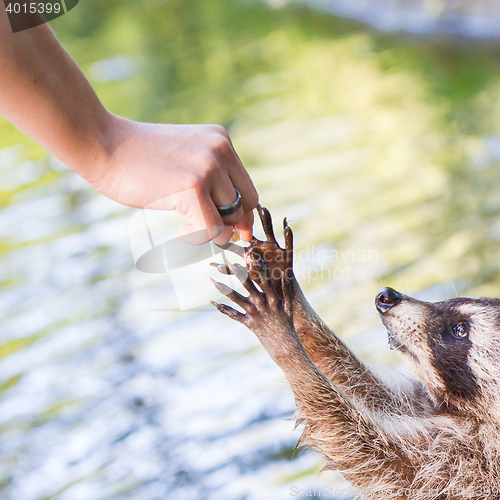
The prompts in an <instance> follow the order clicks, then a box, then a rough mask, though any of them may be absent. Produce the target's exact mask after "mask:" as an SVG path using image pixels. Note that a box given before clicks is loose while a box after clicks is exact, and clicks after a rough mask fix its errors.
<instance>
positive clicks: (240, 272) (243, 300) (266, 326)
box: [212, 260, 295, 351]
mask: <svg viewBox="0 0 500 500" xmlns="http://www.w3.org/2000/svg"><path fill="white" fill-rule="evenodd" d="M258 266H259V267H258V269H259V271H258V275H259V276H258V284H259V287H260V288H261V290H262V291H260V290H258V289H257V287H256V286H255V283H254V279H253V278H252V277H251V276H250V275H249V273H247V271H246V269H245V268H244V267H243V266H240V265H238V264H236V265H233V264H229V266H228V269H229V271H230V272H231V274H234V275H235V276H236V277H237V278H238V280H239V281H240V283H241V284H242V285H243V287H244V288H245V290H246V291H247V292H248V296H247V297H245V296H243V295H241V294H240V293H238V292H236V291H235V290H233V289H232V288H230V287H228V286H227V285H225V284H223V283H219V282H217V281H215V280H212V282H213V283H214V285H215V287H216V288H217V290H218V291H219V292H220V293H221V294H222V295H225V296H226V297H228V298H229V299H231V300H232V301H233V302H234V303H235V304H236V305H238V306H239V307H241V308H242V309H243V311H245V312H244V313H241V312H239V311H237V310H236V309H233V308H232V307H231V306H228V305H226V304H218V303H216V302H213V301H212V304H213V305H214V306H215V307H216V308H217V309H218V310H219V311H220V312H221V313H223V314H225V315H226V316H229V317H230V318H232V319H234V320H236V321H238V322H240V323H242V324H243V325H245V326H246V327H247V328H249V329H250V330H251V331H253V332H254V333H255V334H256V335H257V337H258V338H259V340H260V341H261V342H262V344H263V345H264V347H265V348H266V349H267V350H268V351H269V350H271V351H272V350H274V349H273V348H274V347H279V345H280V342H279V340H280V339H281V340H283V336H288V335H289V334H290V333H293V334H294V333H295V330H294V327H293V317H292V287H291V284H290V281H289V280H288V279H287V278H286V276H285V274H284V273H281V278H280V280H279V283H280V292H281V294H280V295H281V297H282V298H280V296H279V295H278V294H277V293H276V291H275V289H274V287H273V285H272V282H271V273H270V269H269V267H268V265H267V263H266V261H264V260H260V261H259V263H258ZM255 282H257V280H255Z"/></svg>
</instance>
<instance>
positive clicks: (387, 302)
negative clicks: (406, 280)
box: [375, 287, 403, 314]
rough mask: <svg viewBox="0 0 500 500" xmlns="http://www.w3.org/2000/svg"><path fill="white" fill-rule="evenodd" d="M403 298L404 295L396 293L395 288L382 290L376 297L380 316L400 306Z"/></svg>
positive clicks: (376, 305)
mask: <svg viewBox="0 0 500 500" xmlns="http://www.w3.org/2000/svg"><path fill="white" fill-rule="evenodd" d="M402 298H403V295H402V294H400V293H399V292H396V290H394V289H393V288H389V287H386V288H382V290H380V292H378V294H377V296H376V297H375V307H376V308H377V311H378V312H379V313H380V314H384V313H385V312H387V311H388V310H389V309H390V308H391V307H393V306H395V305H396V304H399V303H400V302H401V299H402Z"/></svg>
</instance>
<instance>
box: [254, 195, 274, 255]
mask: <svg viewBox="0 0 500 500" xmlns="http://www.w3.org/2000/svg"><path fill="white" fill-rule="evenodd" d="M257 210H258V211H259V217H260V221H261V223H262V228H263V229H264V233H265V235H266V238H267V241H268V242H269V243H275V244H276V245H277V244H278V242H277V241H276V237H275V236H274V229H273V221H272V219H271V214H270V213H269V210H268V209H267V208H265V207H262V206H260V205H258V206H257Z"/></svg>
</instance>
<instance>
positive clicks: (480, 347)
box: [375, 288, 500, 417]
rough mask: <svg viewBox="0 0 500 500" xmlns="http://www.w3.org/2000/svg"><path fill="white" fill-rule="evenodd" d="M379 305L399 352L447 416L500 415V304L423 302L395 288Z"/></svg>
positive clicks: (465, 300) (467, 300)
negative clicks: (465, 412)
mask: <svg viewBox="0 0 500 500" xmlns="http://www.w3.org/2000/svg"><path fill="white" fill-rule="evenodd" d="M375 305H376V307H377V310H378V312H379V314H380V317H381V319H382V323H383V324H384V326H385V327H386V328H387V332H388V336H389V344H390V346H391V348H393V349H397V350H398V351H399V353H400V354H401V355H402V356H403V358H404V360H405V361H406V362H407V363H408V364H409V366H410V368H411V369H412V370H413V372H414V373H415V375H416V376H417V378H418V379H419V380H420V381H421V382H422V383H423V384H424V385H425V387H426V388H427V390H428V391H429V393H430V395H431V397H432V398H433V399H434V401H435V403H436V404H437V405H438V407H439V408H440V409H441V410H442V411H459V412H463V411H473V412H475V413H477V414H478V416H479V417H481V416H482V415H483V416H485V415H486V414H491V412H492V411H494V412H495V413H497V414H498V412H499V411H500V300H498V299H486V298H480V299H472V298H465V297H460V298H456V299H449V300H445V301H443V302H435V303H432V302H423V301H420V300H417V299H414V298H412V297H408V296H406V295H403V294H402V293H399V292H397V291H396V290H393V289H392V288H384V289H382V290H381V291H380V292H379V293H378V295H377V297H376V299H375Z"/></svg>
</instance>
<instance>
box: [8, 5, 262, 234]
mask: <svg viewBox="0 0 500 500" xmlns="http://www.w3.org/2000/svg"><path fill="white" fill-rule="evenodd" d="M0 115H2V116H4V117H5V118H7V119H8V120H9V121H11V122H12V123H13V124H14V125H16V126H17V127H19V128H20V129H21V130H23V131H24V132H25V133H26V134H28V135H29V136H30V137H31V138H33V139H34V140H35V141H36V142H38V143H39V144H40V145H41V146H43V147H44V148H45V149H46V150H47V151H49V152H50V153H51V154H53V155H54V156H55V157H56V158H58V159H59V160H61V161H62V162H63V163H64V164H65V165H67V166H68V167H70V168H71V169H73V170H74V171H75V172H77V173H78V174H79V175H81V176H82V177H83V178H84V179H85V180H87V181H88V182H89V183H90V184H91V185H93V186H94V187H95V188H96V189H98V190H99V191H100V192H101V193H103V194H104V195H106V196H108V197H109V198H111V199H113V200H115V201H117V202H119V203H122V204H124V205H128V206H131V207H136V208H143V207H149V208H156V209H164V210H175V211H177V212H179V213H181V214H182V215H186V216H187V217H189V219H190V220H191V223H192V226H189V227H185V228H184V233H189V232H192V231H200V232H198V233H197V234H196V236H198V238H197V239H194V238H193V242H194V243H203V242H205V241H208V240H209V239H212V238H215V241H216V242H219V243H225V242H226V241H227V240H228V239H229V236H230V234H231V227H230V226H232V225H234V224H236V225H237V227H238V228H239V229H241V230H242V236H243V238H244V239H246V240H247V241H248V240H249V239H250V237H251V228H252V223H253V215H252V210H253V208H255V206H256V204H257V201H258V197H257V192H256V191H255V188H254V186H253V184H252V181H251V180H250V177H249V176H248V174H247V172H246V171H245V169H244V167H243V165H242V163H241V161H240V160H239V158H238V155H237V154H236V152H235V150H234V148H233V146H232V144H231V141H230V139H229V136H228V134H227V132H226V131H225V129H224V128H223V127H220V126H217V125H163V124H158V125H156V124H145V123H137V122H133V121H130V120H126V119H123V118H120V117H117V116H114V115H113V114H111V113H109V112H108V111H107V110H106V109H105V108H104V106H103V105H102V104H101V102H100V101H99V99H98V97H97V95H96V94H95V92H94V90H93V89H92V87H91V85H90V84H89V82H88V81H87V79H86V78H85V76H84V75H83V73H82V72H81V71H80V69H79V68H78V66H77V65H76V64H75V62H74V61H73V60H72V59H71V57H70V56H69V54H68V53H67V52H66V51H65V50H64V49H63V47H62V46H61V45H60V44H59V42H58V41H57V39H56V37H55V36H54V34H53V33H52V31H51V30H50V28H49V27H48V26H47V25H46V24H44V25H41V26H37V27H36V28H31V29H29V30H25V31H21V32H18V33H12V30H11V28H10V25H9V20H8V17H7V13H6V11H5V7H4V4H3V2H0ZM235 188H236V189H238V190H239V192H240V193H241V197H242V202H243V207H242V208H241V209H240V210H239V211H238V212H236V213H235V214H233V215H230V216H226V217H224V218H223V220H222V219H221V217H220V216H219V213H218V211H217V209H216V206H224V205H229V204H231V203H232V202H233V201H234V200H235V198H236V194H235ZM193 190H194V192H195V194H196V196H194V197H193V196H189V195H187V196H184V195H183V194H182V193H186V192H191V193H192V192H193ZM192 200H194V201H192ZM224 225H226V226H227V227H226V228H225V229H224Z"/></svg>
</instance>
